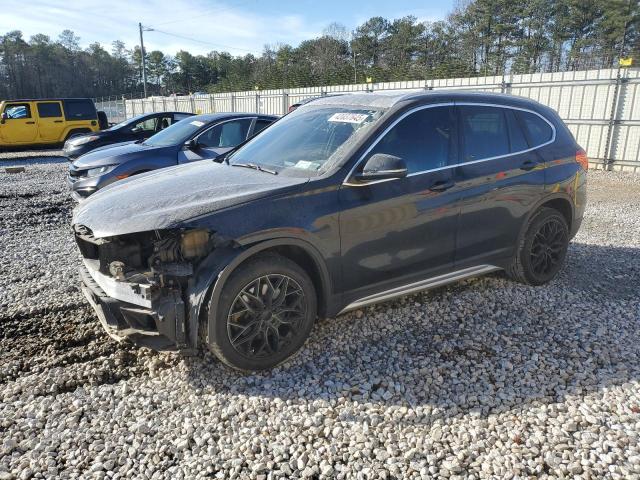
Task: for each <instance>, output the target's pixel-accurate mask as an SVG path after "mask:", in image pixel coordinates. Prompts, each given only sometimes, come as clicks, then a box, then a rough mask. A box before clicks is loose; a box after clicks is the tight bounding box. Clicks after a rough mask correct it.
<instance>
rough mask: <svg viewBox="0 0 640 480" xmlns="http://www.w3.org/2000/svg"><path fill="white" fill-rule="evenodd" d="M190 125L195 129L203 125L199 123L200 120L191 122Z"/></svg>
mask: <svg viewBox="0 0 640 480" xmlns="http://www.w3.org/2000/svg"><path fill="white" fill-rule="evenodd" d="M190 123H191V125H195V126H196V127H201V126H203V125H204V122H201V121H200V120H193V121H192V122H190Z"/></svg>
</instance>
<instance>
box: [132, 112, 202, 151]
mask: <svg viewBox="0 0 640 480" xmlns="http://www.w3.org/2000/svg"><path fill="white" fill-rule="evenodd" d="M205 125H206V122H203V121H201V120H194V119H193V118H185V119H184V120H180V121H179V122H176V123H174V124H173V125H171V126H169V127H167V128H165V129H164V130H161V131H159V132H158V133H156V134H155V135H151V136H150V137H149V138H148V139H147V140H145V141H144V144H145V145H150V146H152V147H168V146H170V145H180V144H182V143H184V142H186V141H187V140H189V139H190V138H191V137H192V136H193V134H194V133H196V132H197V131H198V130H200V129H201V128H202V127H204V126H205Z"/></svg>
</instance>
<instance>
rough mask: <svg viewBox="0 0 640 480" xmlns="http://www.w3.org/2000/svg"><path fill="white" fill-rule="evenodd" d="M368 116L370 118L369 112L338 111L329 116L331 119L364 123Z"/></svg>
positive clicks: (331, 120) (341, 121)
mask: <svg viewBox="0 0 640 480" xmlns="http://www.w3.org/2000/svg"><path fill="white" fill-rule="evenodd" d="M367 118H369V114H368V113H349V112H338V113H334V114H333V115H331V116H330V117H329V121H330V122H340V123H362V122H364V121H365V120H366V119H367Z"/></svg>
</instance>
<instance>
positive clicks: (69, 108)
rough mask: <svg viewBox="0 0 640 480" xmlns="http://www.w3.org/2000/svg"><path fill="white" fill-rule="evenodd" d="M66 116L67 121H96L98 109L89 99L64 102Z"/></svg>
mask: <svg viewBox="0 0 640 480" xmlns="http://www.w3.org/2000/svg"><path fill="white" fill-rule="evenodd" d="M64 116H65V118H66V119H67V120H96V118H97V115H96V107H95V105H94V104H93V102H92V101H91V100H89V99H86V100H64Z"/></svg>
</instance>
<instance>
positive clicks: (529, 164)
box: [520, 160, 538, 171]
mask: <svg viewBox="0 0 640 480" xmlns="http://www.w3.org/2000/svg"><path fill="white" fill-rule="evenodd" d="M536 165H538V164H537V163H536V162H534V161H533V160H526V161H524V162H522V165H520V170H527V171H528V170H533V169H534V168H536Z"/></svg>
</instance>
